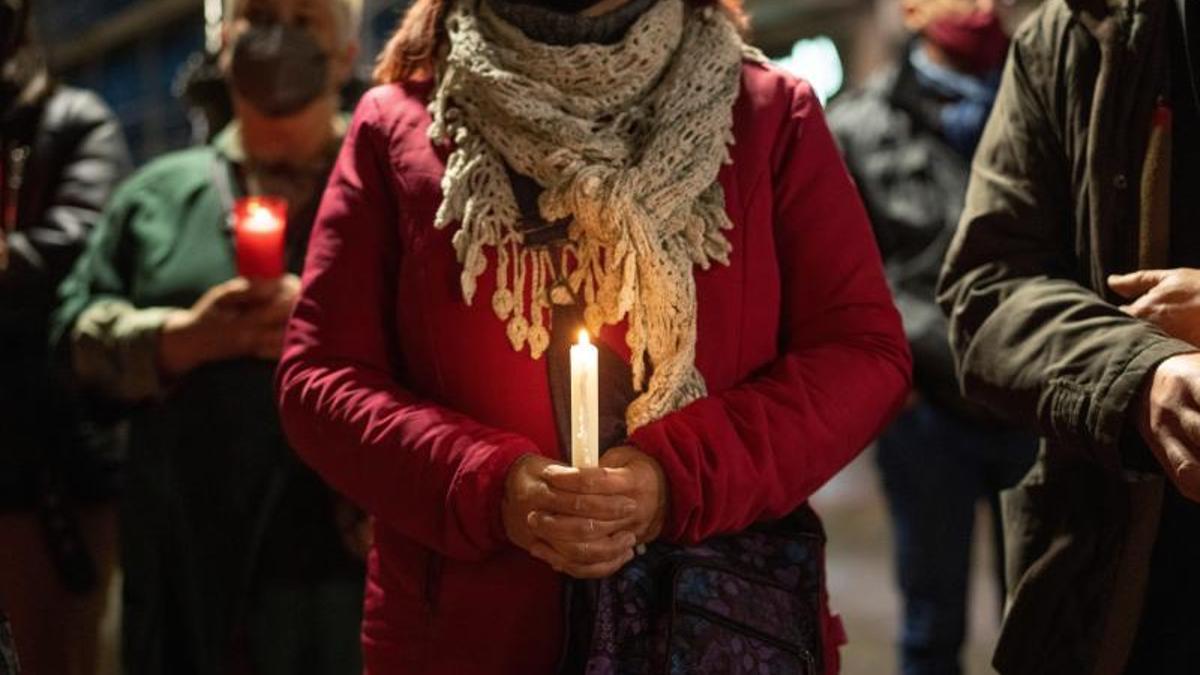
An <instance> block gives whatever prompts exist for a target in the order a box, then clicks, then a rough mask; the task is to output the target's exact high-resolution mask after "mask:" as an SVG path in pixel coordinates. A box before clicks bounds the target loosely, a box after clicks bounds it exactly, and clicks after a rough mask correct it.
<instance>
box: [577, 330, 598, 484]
mask: <svg viewBox="0 0 1200 675" xmlns="http://www.w3.org/2000/svg"><path fill="white" fill-rule="evenodd" d="M599 361H600V354H599V352H598V351H597V350H596V347H595V345H593V344H592V343H591V342H590V341H589V340H588V332H587V331H586V330H582V331H580V332H579V344H576V345H574V346H572V347H571V464H572V465H573V466H574V467H575V468H577V469H582V468H587V467H595V466H599V465H600V382H599V372H600V367H599Z"/></svg>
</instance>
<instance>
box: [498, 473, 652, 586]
mask: <svg viewBox="0 0 1200 675" xmlns="http://www.w3.org/2000/svg"><path fill="white" fill-rule="evenodd" d="M604 471H605V470H604V469H587V470H584V471H580V470H578V469H573V468H571V467H568V466H564V465H562V464H560V463H558V462H553V461H551V460H549V459H546V458H544V457H540V456H537V455H526V456H525V457H522V458H521V459H520V460H518V461H517V462H516V463H515V464H514V465H513V467H512V468H511V469H509V472H508V478H507V481H506V483H505V498H504V503H503V506H502V510H503V520H504V529H505V532H506V533H507V534H508V538H509V539H510V540H511V541H512V542H513V543H514V544H516V545H517V546H519V547H521V548H523V549H525V550H527V551H529V553H530V555H532V556H534V557H535V558H539V559H541V560H544V561H545V562H546V563H548V564H549V565H550V566H551V567H553V568H554V569H555V570H557V571H559V572H562V573H564V574H569V575H571V576H573V577H577V578H581V579H589V578H602V577H606V576H609V575H611V574H612V573H613V572H616V571H617V570H618V569H620V568H621V567H622V566H623V565H624V564H625V563H627V562H629V561H630V560H631V559H632V558H633V547H634V545H635V544H636V543H637V538H636V536H635V535H634V533H633V531H632V529H633V525H634V520H633V518H632V516H633V514H634V513H635V512H636V510H637V503H636V502H635V501H634V500H633V499H630V498H629V497H624V496H620V495H618V494H611V493H603V492H592V493H585V492H580V491H577V490H563V489H559V488H556V487H555V486H554V485H552V481H558V480H560V479H561V477H562V476H573V477H575V478H579V479H581V480H584V481H587V482H588V483H589V484H592V483H599V482H602V481H603V479H604V476H603V473H604Z"/></svg>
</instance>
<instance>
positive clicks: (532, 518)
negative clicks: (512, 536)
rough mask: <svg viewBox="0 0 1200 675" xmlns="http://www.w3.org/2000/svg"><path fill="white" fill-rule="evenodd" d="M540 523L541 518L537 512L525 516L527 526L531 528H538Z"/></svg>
mask: <svg viewBox="0 0 1200 675" xmlns="http://www.w3.org/2000/svg"><path fill="white" fill-rule="evenodd" d="M540 521H541V517H540V516H539V515H538V512H537V511H530V512H529V513H528V514H527V515H526V516H525V524H526V525H528V526H529V527H537V526H538V524H539V523H540Z"/></svg>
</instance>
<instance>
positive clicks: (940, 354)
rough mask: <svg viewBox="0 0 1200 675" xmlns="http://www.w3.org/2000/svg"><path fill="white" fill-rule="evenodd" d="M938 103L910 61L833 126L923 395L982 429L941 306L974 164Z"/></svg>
mask: <svg viewBox="0 0 1200 675" xmlns="http://www.w3.org/2000/svg"><path fill="white" fill-rule="evenodd" d="M906 55H907V53H906ZM939 97H940V95H939V94H937V93H935V92H933V91H930V89H929V88H928V87H926V86H924V85H923V84H922V83H921V82H920V81H919V78H918V76H917V74H916V72H915V69H914V67H913V65H912V63H911V61H910V59H908V58H902V59H901V61H900V63H899V65H897V66H896V67H894V68H891V69H889V70H887V71H885V72H883V73H881V74H879V75H877V76H875V77H873V78H872V79H871V80H870V81H869V82H868V83H867V84H866V86H864V87H863V88H862V89H861V90H858V91H852V92H847V93H846V94H844V95H842V96H839V97H838V98H837V99H836V100H835V101H834V102H833V104H832V105H831V106H830V109H829V126H830V129H831V130H832V131H833V132H834V135H835V136H836V137H837V140H838V144H839V145H840V146H841V148H842V152H843V156H844V157H845V158H846V165H847V167H848V168H849V169H850V173H851V175H853V176H854V181H855V184H856V185H857V186H858V190H859V193H860V194H861V195H862V198H863V203H864V204H865V205H866V207H867V213H868V214H869V215H870V217H871V226H872V228H873V229H874V232H875V238H876V240H877V241H878V242H879V248H880V252H881V253H882V254H883V261H884V269H885V271H886V273H887V277H888V284H889V286H890V287H891V289H892V294H893V296H894V297H895V300H896V307H897V309H899V310H900V315H901V317H903V320H904V332H905V335H906V336H907V337H908V342H909V345H910V346H911V348H912V354H913V385H914V387H915V389H916V390H917V391H918V392H919V393H920V394H921V396H922V397H923V398H925V399H926V400H928V401H930V402H931V403H933V404H934V405H937V406H938V407H939V408H942V409H945V410H949V411H952V412H954V413H956V414H958V415H960V416H963V417H968V418H971V419H980V418H982V417H983V416H984V414H983V412H982V409H980V408H979V407H977V406H974V405H971V404H969V403H968V402H967V401H966V400H965V399H963V397H962V395H961V394H960V393H959V389H958V380H957V378H956V377H955V373H954V358H953V356H952V355H951V353H950V344H949V342H948V341H947V339H946V333H947V330H948V328H947V325H946V317H945V315H944V314H942V311H941V309H940V308H939V307H938V306H937V302H936V300H935V288H936V286H937V280H938V273H939V272H940V271H941V268H942V260H943V259H944V258H945V255H946V249H947V248H948V247H949V245H950V239H951V237H953V236H954V231H955V230H956V229H957V227H958V220H959V217H960V216H961V215H962V209H963V196H964V195H965V194H966V191H967V176H968V174H969V172H970V161H969V158H967V157H965V156H963V155H962V154H961V153H960V152H958V151H956V150H955V149H954V148H952V147H951V146H950V145H949V144H948V143H947V142H946V141H945V140H944V139H943V137H942V134H941V132H940V130H939V126H940V122H939V121H938V119H937V113H938V109H939V107H940V101H939Z"/></svg>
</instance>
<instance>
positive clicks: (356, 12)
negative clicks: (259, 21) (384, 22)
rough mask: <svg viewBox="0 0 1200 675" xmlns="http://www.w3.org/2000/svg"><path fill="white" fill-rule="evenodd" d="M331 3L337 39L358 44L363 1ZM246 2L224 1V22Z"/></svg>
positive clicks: (236, 0) (230, 18) (344, 0)
mask: <svg viewBox="0 0 1200 675" xmlns="http://www.w3.org/2000/svg"><path fill="white" fill-rule="evenodd" d="M328 1H329V2H332V3H333V10H334V12H333V13H334V16H336V17H337V21H338V37H340V38H341V41H342V42H341V43H342V44H343V45H347V44H349V43H351V42H358V31H359V29H360V28H361V27H362V15H363V0H328ZM245 2H246V0H224V9H225V20H226V21H231V20H232V19H233V15H234V13H235V12H236V11H237V10H238V6H239V5H241V4H243V3H245Z"/></svg>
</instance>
